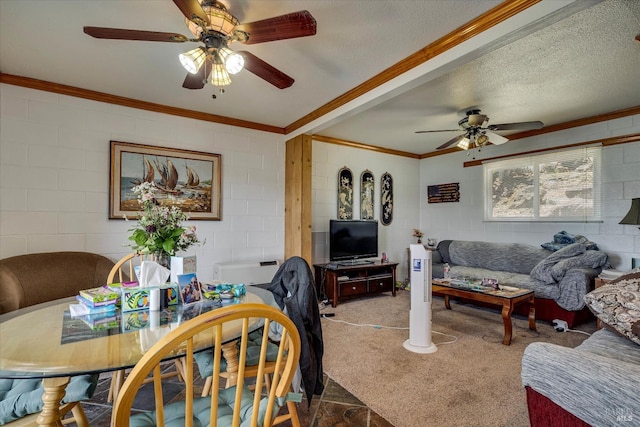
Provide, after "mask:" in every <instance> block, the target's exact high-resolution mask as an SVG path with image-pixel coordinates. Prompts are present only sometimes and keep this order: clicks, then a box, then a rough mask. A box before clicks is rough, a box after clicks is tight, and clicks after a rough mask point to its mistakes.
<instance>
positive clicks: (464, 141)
mask: <svg viewBox="0 0 640 427" xmlns="http://www.w3.org/2000/svg"><path fill="white" fill-rule="evenodd" d="M469 145H471V139H469V137H468V136H465V137H464V138H462V139H461V140H460V142H458V145H457V147H458V148H462V149H463V150H468V149H469Z"/></svg>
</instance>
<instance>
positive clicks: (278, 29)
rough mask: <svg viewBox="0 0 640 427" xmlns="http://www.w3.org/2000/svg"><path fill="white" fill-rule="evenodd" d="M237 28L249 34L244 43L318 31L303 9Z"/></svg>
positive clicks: (263, 41) (260, 41)
mask: <svg viewBox="0 0 640 427" xmlns="http://www.w3.org/2000/svg"><path fill="white" fill-rule="evenodd" d="M174 1H175V0H174ZM236 29H237V30H240V31H244V32H246V33H248V34H249V39H248V40H247V41H244V42H243V43H244V44H257V43H265V42H271V41H275V40H284V39H293V38H296V37H306V36H313V35H314V34H315V33H316V20H315V19H314V17H313V16H311V13H309V12H308V11H306V10H301V11H299V12H293V13H288V14H286V15H281V16H276V17H273V18H269V19H263V20H262V21H255V22H250V23H248V24H240V25H237V26H236Z"/></svg>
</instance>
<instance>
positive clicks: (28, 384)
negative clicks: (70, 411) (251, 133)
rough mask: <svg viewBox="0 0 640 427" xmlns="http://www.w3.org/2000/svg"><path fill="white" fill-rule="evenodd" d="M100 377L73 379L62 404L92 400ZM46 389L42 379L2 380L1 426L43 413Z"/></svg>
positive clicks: (85, 376) (83, 376) (90, 376)
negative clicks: (43, 397)
mask: <svg viewBox="0 0 640 427" xmlns="http://www.w3.org/2000/svg"><path fill="white" fill-rule="evenodd" d="M97 385H98V375H80V376H77V377H73V378H71V381H70V382H69V384H68V385H67V388H66V390H65V391H66V394H65V396H64V398H63V399H62V403H70V402H79V401H82V400H87V399H91V397H92V396H93V393H94V392H95V390H96V386H97ZM43 393H44V387H43V386H42V380H41V379H0V425H3V424H6V423H9V422H11V421H15V420H18V419H20V418H23V417H26V416H27V415H30V414H36V413H38V412H40V411H42V406H43V403H42V394H43Z"/></svg>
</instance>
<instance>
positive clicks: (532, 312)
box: [529, 296, 537, 331]
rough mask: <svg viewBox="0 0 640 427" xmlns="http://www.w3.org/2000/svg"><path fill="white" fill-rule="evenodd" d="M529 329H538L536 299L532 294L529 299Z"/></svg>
mask: <svg viewBox="0 0 640 427" xmlns="http://www.w3.org/2000/svg"><path fill="white" fill-rule="evenodd" d="M529 329H531V330H532V331H537V329H536V300H535V298H534V297H533V296H532V297H531V299H530V300H529Z"/></svg>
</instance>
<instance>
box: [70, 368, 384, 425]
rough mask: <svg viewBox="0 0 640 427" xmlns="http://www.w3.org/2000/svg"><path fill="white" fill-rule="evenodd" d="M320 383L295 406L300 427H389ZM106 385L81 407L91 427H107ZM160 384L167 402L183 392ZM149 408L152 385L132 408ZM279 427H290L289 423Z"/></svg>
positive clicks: (329, 383)
mask: <svg viewBox="0 0 640 427" xmlns="http://www.w3.org/2000/svg"><path fill="white" fill-rule="evenodd" d="M323 380H324V384H325V389H324V392H323V394H322V395H321V396H314V397H313V399H312V401H311V407H310V408H307V403H306V400H304V401H303V402H302V403H300V404H299V405H298V416H299V418H300V424H301V425H302V427H333V426H341V427H393V425H392V424H391V423H389V422H388V421H386V420H385V419H384V418H382V417H380V416H379V415H378V414H377V413H375V412H373V411H372V410H371V409H369V408H368V407H367V406H366V405H365V404H364V403H362V402H361V401H359V400H358V399H357V398H356V397H354V396H353V395H351V394H350V393H349V392H348V391H346V390H345V389H344V388H342V387H341V386H340V384H338V383H336V382H335V381H333V380H332V379H330V378H329V377H327V376H326V375H324V378H323ZM197 383H198V382H197ZM109 384H110V376H109V375H102V376H101V377H100V380H99V382H98V388H97V389H96V392H95V394H94V396H93V398H92V399H91V400H90V401H88V402H85V403H83V408H84V410H85V413H86V414H87V418H88V419H89V425H90V426H91V427H109V423H110V419H111V404H109V403H107V395H108V392H109ZM163 384H164V392H165V396H166V397H167V398H172V397H175V396H177V395H178V394H179V393H180V392H181V391H182V388H183V384H182V383H180V382H179V381H178V380H177V379H173V378H169V379H167V380H165V381H164V382H163ZM152 406H153V389H152V384H146V385H144V386H143V389H142V390H141V391H140V392H139V395H138V397H136V401H135V402H134V408H135V409H136V410H145V409H150V408H151V407H152ZM74 425H75V424H74ZM280 425H281V426H284V427H290V426H291V424H290V422H286V423H283V424H280Z"/></svg>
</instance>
